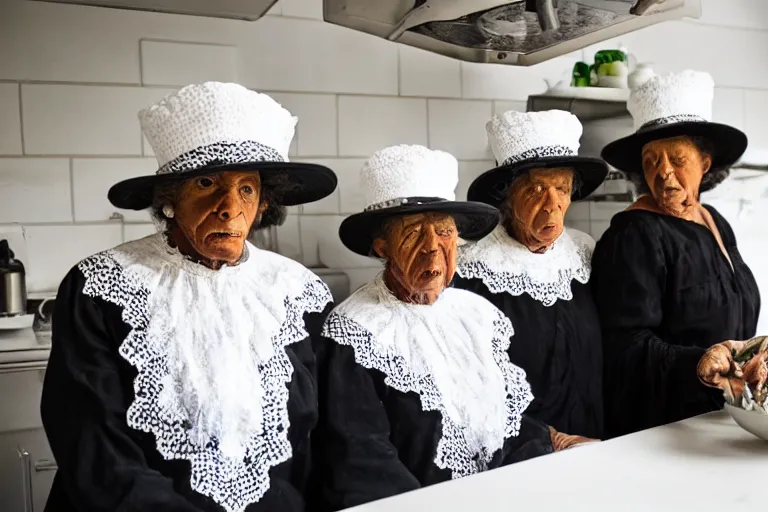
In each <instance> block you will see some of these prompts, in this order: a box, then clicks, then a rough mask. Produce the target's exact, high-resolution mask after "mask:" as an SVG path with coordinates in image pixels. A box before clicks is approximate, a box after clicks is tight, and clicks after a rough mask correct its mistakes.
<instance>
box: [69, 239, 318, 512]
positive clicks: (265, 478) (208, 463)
mask: <svg viewBox="0 0 768 512" xmlns="http://www.w3.org/2000/svg"><path fill="white" fill-rule="evenodd" d="M163 240H164V239H163V235H161V234H157V235H152V236H150V237H147V238H144V239H141V240H137V241H135V242H129V243H127V244H124V245H122V246H119V247H117V248H115V249H110V250H107V251H104V252H102V253H99V254H96V255H94V256H91V257H89V258H87V259H85V260H83V261H82V262H81V263H80V264H79V269H80V271H81V272H82V273H83V275H84V277H85V287H84V290H83V293H84V294H86V295H88V296H90V297H98V298H101V299H103V300H105V301H106V302H109V303H111V304H114V305H116V306H119V307H120V308H121V309H122V320H123V322H125V323H126V324H127V325H129V326H130V327H131V331H130V333H129V334H128V336H127V337H126V338H125V340H123V342H122V344H121V345H120V347H119V352H120V355H121V356H122V357H123V358H124V359H125V360H126V361H128V362H129V363H130V364H131V365H132V366H134V367H135V368H136V369H137V371H138V375H137V376H136V378H135V380H134V386H133V387H134V394H135V398H134V401H133V403H132V404H131V405H130V407H129V408H128V412H127V423H128V426H130V427H131V428H134V429H136V430H140V431H143V432H147V433H151V434H153V435H154V437H155V440H156V448H157V450H158V452H160V454H161V455H162V456H163V457H164V458H166V459H168V460H171V459H184V460H187V461H189V462H190V463H191V476H190V483H191V487H192V489H193V490H195V491H196V492H199V493H201V494H203V495H206V496H208V497H210V498H212V499H213V500H214V501H216V502H217V503H218V504H219V505H221V506H222V507H223V508H224V509H225V510H226V511H227V512H242V511H243V510H245V507H246V506H248V505H249V504H251V503H254V502H257V501H259V500H260V499H261V498H262V496H263V495H264V494H265V493H266V491H267V490H268V489H269V487H270V478H269V470H270V468H272V467H273V466H276V465H278V464H280V463H282V462H284V461H286V460H288V459H290V457H291V456H292V450H291V445H290V442H289V440H288V435H287V434H288V427H289V418H288V407H287V406H288V396H289V388H288V383H289V382H290V381H291V379H292V375H293V365H292V364H291V362H290V360H289V358H288V355H287V353H286V351H285V347H286V346H288V345H290V344H292V343H296V342H298V341H300V340H302V339H305V338H306V337H307V336H308V333H307V332H306V330H305V328H304V321H303V316H304V313H307V312H319V311H322V310H323V309H324V308H325V307H326V305H327V304H328V303H330V302H331V300H332V299H331V295H330V291H329V290H328V288H327V286H326V285H325V284H324V283H323V282H322V281H320V280H319V279H318V278H317V277H316V276H314V275H313V274H311V273H310V272H309V271H308V270H307V269H304V268H303V267H301V266H299V265H298V264H295V263H294V262H291V261H290V260H287V259H284V258H282V257H280V256H277V255H272V254H271V253H268V254H270V255H269V256H265V258H267V261H272V262H275V261H276V262H277V263H276V264H275V265H274V267H272V270H273V271H274V270H276V268H280V267H282V271H283V272H288V273H290V274H291V275H293V276H296V274H297V272H298V277H297V278H295V279H294V280H293V281H292V283H290V284H288V283H287V281H283V283H284V284H285V287H284V288H283V289H280V288H279V286H276V289H271V290H270V292H271V293H274V294H277V296H278V297H280V296H281V295H280V294H281V293H282V294H283V295H282V297H284V298H283V300H282V304H283V306H284V307H283V311H284V313H283V314H282V315H281V316H282V318H278V320H280V321H281V322H280V323H279V324H278V325H279V326H278V328H277V329H276V331H274V332H273V334H272V336H271V337H270V338H269V339H270V340H271V348H272V354H271V357H269V359H268V360H266V361H262V362H261V364H260V375H261V388H262V389H263V393H264V396H263V397H261V400H260V401H261V406H262V417H263V421H262V425H261V428H260V431H259V432H257V433H256V434H254V435H252V436H251V437H250V438H249V439H248V442H247V443H246V446H244V451H243V453H244V456H243V457H241V458H239V459H232V458H228V457H225V456H223V455H222V453H221V450H220V446H219V443H218V441H217V440H216V439H212V440H211V441H210V442H208V443H207V444H206V445H205V446H203V447H201V446H199V445H197V444H196V443H194V442H193V441H192V439H191V438H190V428H191V424H190V419H189V418H188V417H186V414H185V412H184V408H183V407H182V406H181V404H180V403H179V400H178V396H176V395H174V393H173V391H172V390H171V391H169V390H168V389H166V390H165V391H164V389H163V388H164V385H165V384H166V383H167V377H168V375H169V361H168V356H167V354H166V353H164V351H163V350H162V347H163V346H164V345H165V344H166V343H167V342H168V341H169V340H159V339H154V340H153V339H152V337H154V336H157V335H156V334H153V332H155V331H153V330H152V329H150V327H151V325H150V324H151V323H152V322H154V321H155V319H156V318H157V317H158V316H162V315H163V311H162V306H157V305H154V306H153V305H152V304H153V303H152V301H151V296H152V290H153V287H154V286H155V285H156V281H155V280H154V279H153V277H154V276H153V270H155V269H157V268H160V267H163V266H167V265H168V264H171V265H184V266H186V267H187V269H188V270H194V269H195V266H197V267H201V266H200V265H197V264H195V263H192V262H190V261H187V260H184V259H183V257H182V256H181V255H180V254H179V253H178V251H174V250H173V249H170V248H169V247H168V246H167V245H166V244H165V243H164V241H163ZM254 251H259V250H258V249H256V248H254V247H252V246H250V247H249V252H250V254H252V255H253V254H254ZM158 259H160V260H162V261H161V262H160V263H158V262H157V261H156V260H158ZM281 260H285V261H284V262H282V261H281ZM252 268H253V267H251V269H249V270H248V271H253V270H252ZM237 269H238V267H229V268H225V269H222V270H224V271H239V270H237ZM197 271H199V272H201V273H205V272H208V270H207V269H204V268H202V267H201V268H200V269H197ZM243 271H245V269H243ZM302 271H303V273H302ZM210 272H213V271H210ZM204 279H205V276H202V277H201V281H203V280H204ZM278 282H279V281H278ZM297 283H301V284H300V285H299V286H295V285H296V284H297ZM164 285H165V286H168V283H164ZM201 286H204V283H201ZM244 293H248V292H247V290H246V291H244ZM276 300H277V301H279V300H280V299H279V298H278V299H276ZM190 314H195V313H194V312H190ZM161 395H163V396H164V397H165V398H163V399H161Z"/></svg>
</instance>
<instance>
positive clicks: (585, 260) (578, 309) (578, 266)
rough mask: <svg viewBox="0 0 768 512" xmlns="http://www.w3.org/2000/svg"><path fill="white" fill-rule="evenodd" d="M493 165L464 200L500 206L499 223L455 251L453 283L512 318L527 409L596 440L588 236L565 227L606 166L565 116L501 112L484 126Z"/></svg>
mask: <svg viewBox="0 0 768 512" xmlns="http://www.w3.org/2000/svg"><path fill="white" fill-rule="evenodd" d="M486 128H487V131H488V139H489V142H490V146H491V148H492V149H493V152H494V155H495V157H496V161H497V163H498V167H496V168H495V169H492V170H490V171H488V172H486V173H484V174H482V175H481V176H479V177H478V178H477V179H476V180H475V181H473V182H472V184H471V185H470V187H469V191H468V193H467V197H468V198H469V199H470V200H473V201H482V202H484V203H488V204H491V205H494V206H498V207H499V208H500V209H501V223H500V224H499V226H498V227H497V228H496V229H495V230H494V231H493V232H492V233H491V234H490V235H489V236H487V237H486V238H484V239H483V240H481V241H480V242H478V243H477V244H468V245H467V246H466V247H465V248H464V250H462V251H461V253H460V255H459V264H458V268H457V270H456V273H457V274H458V277H457V278H456V281H455V286H456V287H458V288H463V289H466V290H471V291H473V292H475V293H478V294H480V295H481V296H483V297H485V298H486V299H488V300H489V301H491V302H492V303H493V304H494V305H495V306H496V307H498V308H499V309H501V310H502V311H503V312H504V314H505V315H506V316H507V317H508V318H509V319H510V320H511V321H512V324H513V325H514V326H515V331H516V334H515V338H514V341H513V343H511V344H510V346H509V356H510V358H511V359H512V362H513V363H515V364H517V365H519V366H521V367H522V368H523V369H524V370H525V371H526V373H527V375H528V380H529V381H530V383H531V387H532V388H533V395H534V397H535V399H534V401H533V403H532V404H531V406H530V407H529V408H528V413H529V414H530V415H531V416H533V417H535V418H536V419H538V420H540V421H543V422H546V423H547V424H549V425H552V426H553V427H555V428H557V429H559V430H562V431H564V432H570V433H573V434H579V435H583V436H588V437H596V438H600V437H602V433H603V390H602V382H601V376H602V347H601V344H600V321H599V318H598V316H597V310H596V308H595V304H594V301H593V300H592V292H591V289H590V286H589V278H590V272H591V264H590V260H591V258H592V249H593V248H594V244H595V242H594V240H593V239H592V238H591V237H590V236H589V235H587V234H586V233H582V232H581V231H577V230H575V229H571V228H566V227H565V226H564V224H563V223H564V219H565V214H566V212H567V211H568V207H569V206H570V205H571V202H572V201H578V200H580V199H583V198H585V197H587V196H588V195H589V194H590V193H592V192H593V191H594V190H595V189H596V188H597V187H598V186H599V185H600V183H602V182H603V180H604V179H605V176H606V174H607V173H608V168H607V166H606V165H605V163H604V162H602V161H601V160H599V159H595V158H586V157H580V156H578V148H579V139H580V137H581V133H582V127H581V123H580V122H579V120H578V119H577V118H576V116H574V115H573V114H570V113H568V112H564V111H560V110H551V111H546V112H525V113H523V112H513V111H510V112H504V113H503V114H501V115H499V116H496V117H494V118H493V119H491V121H490V122H489V123H488V124H487V125H486Z"/></svg>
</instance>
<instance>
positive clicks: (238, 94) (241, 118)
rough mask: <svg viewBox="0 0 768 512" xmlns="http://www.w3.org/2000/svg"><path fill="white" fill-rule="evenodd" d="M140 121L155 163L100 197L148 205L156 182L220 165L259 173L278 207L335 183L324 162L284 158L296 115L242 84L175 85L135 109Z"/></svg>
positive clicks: (312, 197)
mask: <svg viewBox="0 0 768 512" xmlns="http://www.w3.org/2000/svg"><path fill="white" fill-rule="evenodd" d="M139 121H140V123H141V128H142V131H143V133H144V135H145V136H146V138H147V140H148V141H149V143H150V145H151V146H152V148H153V149H154V151H155V156H156V158H157V161H158V166H159V169H158V171H157V173H156V174H153V175H150V176H139V177H136V178H130V179H127V180H124V181H121V182H119V183H117V184H116V185H114V186H113V187H112V188H111V189H110V190H109V192H108V194H107V197H108V198H109V201H110V202H111V203H112V204H113V205H115V206H116V207H118V208H124V209H127V210H143V209H145V208H149V207H150V206H152V203H153V199H154V194H155V190H156V188H157V187H158V186H159V185H164V184H168V183H172V182H174V181H176V182H179V181H184V180H187V179H189V178H194V177H198V176H203V175H210V174H213V173H219V172H224V171H243V172H258V173H259V175H260V178H261V184H262V189H264V188H273V189H274V190H275V192H277V194H275V197H274V198H273V201H278V202H279V204H280V205H282V206H294V205H298V204H303V203H309V202H313V201H317V200H319V199H322V198H324V197H326V196H328V195H330V194H331V193H333V191H334V190H335V189H336V182H337V179H336V175H335V174H334V173H333V171H331V170H330V169H328V168H327V167H324V166H322V165H316V164H311V163H303V162H302V163H294V162H288V158H287V154H288V148H289V147H290V144H291V140H292V139H293V136H294V134H295V128H296V123H297V121H298V119H297V118H296V117H294V116H293V115H291V113H290V112H288V111H287V110H286V109H284V108H283V107H282V106H281V105H280V104H279V103H277V102H276V101H275V100H274V99H272V98H271V97H269V96H268V95H266V94H261V93H258V92H255V91H251V90H250V89H247V88H246V87H243V86H242V85H239V84H234V83H221V82H205V83H202V84H193V85H188V86H186V87H182V88H181V89H179V90H178V91H176V92H174V93H172V94H169V95H168V96H166V97H165V98H164V99H162V100H160V101H159V102H158V103H156V104H155V105H152V106H151V107H149V108H146V109H144V110H142V111H141V112H139ZM278 178H280V179H278ZM275 206H277V205H275Z"/></svg>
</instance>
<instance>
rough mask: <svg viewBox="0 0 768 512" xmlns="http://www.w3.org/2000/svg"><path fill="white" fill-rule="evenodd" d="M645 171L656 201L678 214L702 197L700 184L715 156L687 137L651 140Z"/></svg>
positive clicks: (668, 211) (646, 179) (646, 156)
mask: <svg viewBox="0 0 768 512" xmlns="http://www.w3.org/2000/svg"><path fill="white" fill-rule="evenodd" d="M642 158H643V160H642V162H643V173H644V174H645V181H646V183H648V187H649V188H650V189H651V195H652V196H653V198H654V199H655V200H656V204H657V205H658V206H659V208H661V209H662V210H663V211H664V212H666V213H667V214H669V215H673V216H675V217H682V216H684V215H686V214H687V213H689V212H690V211H691V210H692V208H693V207H694V206H695V205H696V204H697V203H698V200H699V186H700V185H701V180H702V178H703V177H704V174H706V173H707V171H709V168H710V166H711V165H712V159H711V158H710V157H709V156H708V155H705V154H702V153H701V152H700V151H699V149H698V148H697V147H696V145H695V144H694V143H693V141H692V140H691V139H690V138H688V137H684V136H683V137H672V138H669V139H660V140H654V141H651V142H649V143H648V144H646V145H645V146H644V147H643V154H642Z"/></svg>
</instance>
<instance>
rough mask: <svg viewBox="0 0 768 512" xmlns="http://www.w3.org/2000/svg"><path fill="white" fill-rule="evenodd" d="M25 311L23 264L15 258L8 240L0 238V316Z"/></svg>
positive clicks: (25, 289)
mask: <svg viewBox="0 0 768 512" xmlns="http://www.w3.org/2000/svg"><path fill="white" fill-rule="evenodd" d="M26 313H27V283H26V274H25V272H24V264H23V263H22V262H21V261H19V260H17V259H15V255H14V254H13V251H12V250H11V248H10V247H9V246H8V240H0V317H3V316H16V315H24V314H26Z"/></svg>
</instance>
